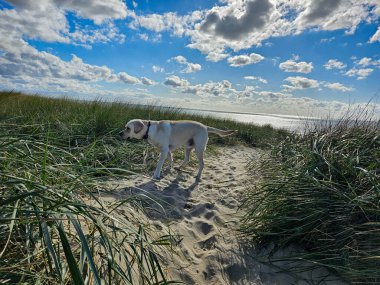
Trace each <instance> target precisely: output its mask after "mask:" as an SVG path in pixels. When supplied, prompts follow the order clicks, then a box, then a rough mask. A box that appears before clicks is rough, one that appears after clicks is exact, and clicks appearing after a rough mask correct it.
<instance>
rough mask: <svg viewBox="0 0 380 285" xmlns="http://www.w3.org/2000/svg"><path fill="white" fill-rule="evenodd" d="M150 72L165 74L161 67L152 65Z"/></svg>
mask: <svg viewBox="0 0 380 285" xmlns="http://www.w3.org/2000/svg"><path fill="white" fill-rule="evenodd" d="M152 70H153V72H165V69H164V68H163V67H160V66H157V65H153V66H152Z"/></svg>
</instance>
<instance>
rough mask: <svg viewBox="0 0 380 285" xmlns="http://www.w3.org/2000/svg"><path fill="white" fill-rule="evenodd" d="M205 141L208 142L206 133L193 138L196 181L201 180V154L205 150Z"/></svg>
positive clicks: (202, 163)
mask: <svg viewBox="0 0 380 285" xmlns="http://www.w3.org/2000/svg"><path fill="white" fill-rule="evenodd" d="M207 141H208V136H207V133H206V134H204V133H203V134H199V136H196V137H194V149H195V153H196V154H197V158H198V174H197V176H196V181H200V180H201V176H202V171H203V166H204V162H203V154H204V152H205V150H206V146H207Z"/></svg>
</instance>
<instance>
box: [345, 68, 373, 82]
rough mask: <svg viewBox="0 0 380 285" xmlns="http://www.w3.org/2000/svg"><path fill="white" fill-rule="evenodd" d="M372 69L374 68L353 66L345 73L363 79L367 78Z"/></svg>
mask: <svg viewBox="0 0 380 285" xmlns="http://www.w3.org/2000/svg"><path fill="white" fill-rule="evenodd" d="M372 71H373V69H372V68H359V69H357V68H351V69H350V70H348V71H347V72H346V73H345V75H347V76H349V77H357V78H356V79H358V80H362V79H365V78H367V77H368V76H369V75H370V74H371V73H372Z"/></svg>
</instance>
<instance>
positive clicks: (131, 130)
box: [119, 119, 148, 140]
mask: <svg viewBox="0 0 380 285" xmlns="http://www.w3.org/2000/svg"><path fill="white" fill-rule="evenodd" d="M147 128H148V126H147V122H146V121H143V120H139V119H134V120H131V121H129V122H128V123H127V124H126V125H125V128H124V130H123V131H121V132H120V133H119V135H120V136H121V138H122V139H124V140H128V139H130V138H135V139H142V138H143V136H144V135H145V132H146V129H147Z"/></svg>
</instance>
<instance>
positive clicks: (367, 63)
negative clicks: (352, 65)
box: [356, 57, 380, 67]
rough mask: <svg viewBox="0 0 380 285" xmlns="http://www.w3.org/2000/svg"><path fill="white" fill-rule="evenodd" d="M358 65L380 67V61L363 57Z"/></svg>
mask: <svg viewBox="0 0 380 285" xmlns="http://www.w3.org/2000/svg"><path fill="white" fill-rule="evenodd" d="M356 63H357V64H358V65H360V66H363V67H367V66H371V65H372V66H377V65H380V59H379V60H373V59H372V58H370V57H363V58H361V59H360V60H358V61H357V62H356Z"/></svg>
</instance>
